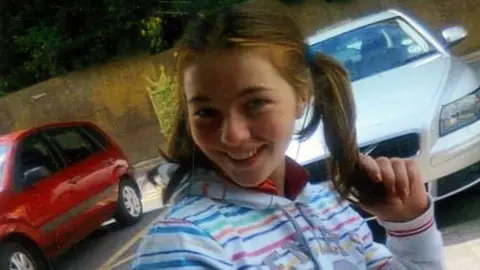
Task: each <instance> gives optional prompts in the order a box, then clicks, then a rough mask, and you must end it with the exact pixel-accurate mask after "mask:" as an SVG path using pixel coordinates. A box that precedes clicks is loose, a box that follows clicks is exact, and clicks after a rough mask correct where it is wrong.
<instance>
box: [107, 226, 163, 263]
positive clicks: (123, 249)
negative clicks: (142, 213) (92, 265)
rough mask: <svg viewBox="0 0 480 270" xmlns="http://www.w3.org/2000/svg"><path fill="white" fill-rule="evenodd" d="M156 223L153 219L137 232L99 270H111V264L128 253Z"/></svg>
mask: <svg viewBox="0 0 480 270" xmlns="http://www.w3.org/2000/svg"><path fill="white" fill-rule="evenodd" d="M156 221H157V219H154V220H153V221H152V222H150V224H148V225H147V226H146V227H145V228H144V229H143V230H141V231H140V232H138V233H137V234H136V235H135V236H134V237H132V239H130V241H128V242H127V243H126V244H125V245H124V246H122V247H121V248H120V249H119V250H118V251H117V252H115V254H113V256H112V257H110V259H108V260H107V261H106V262H105V263H104V264H103V265H102V266H100V268H99V270H110V269H112V266H111V265H112V264H113V263H115V262H116V261H117V260H118V259H120V257H122V255H123V254H124V253H125V252H127V251H128V249H130V248H131V247H132V246H133V245H135V243H137V242H138V240H140V238H142V237H143V235H145V234H146V233H147V232H148V230H149V229H150V227H152V225H153V224H154V223H155V222H156Z"/></svg>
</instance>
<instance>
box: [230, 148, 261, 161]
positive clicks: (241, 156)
mask: <svg viewBox="0 0 480 270" xmlns="http://www.w3.org/2000/svg"><path fill="white" fill-rule="evenodd" d="M257 153H258V148H257V149H254V150H252V151H250V152H248V153H247V154H245V155H238V156H236V155H232V154H230V157H231V158H233V159H238V160H242V159H248V158H251V157H253V156H255V155H256V154H257Z"/></svg>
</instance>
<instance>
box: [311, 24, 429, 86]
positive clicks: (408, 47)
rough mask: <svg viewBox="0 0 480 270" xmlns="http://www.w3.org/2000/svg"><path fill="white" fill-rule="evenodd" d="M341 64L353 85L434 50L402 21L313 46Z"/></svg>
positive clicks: (359, 29) (364, 29) (344, 35)
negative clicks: (354, 82)
mask: <svg viewBox="0 0 480 270" xmlns="http://www.w3.org/2000/svg"><path fill="white" fill-rule="evenodd" d="M310 50H311V51H312V52H322V53H325V54H327V55H330V56H332V57H334V58H336V59H337V60H338V61H340V62H341V63H342V64H343V66H344V67H345V68H346V69H347V70H348V72H349V73H350V76H351V80H352V81H356V80H360V79H363V78H366V77H369V76H372V75H375V74H378V73H381V72H384V71H387V70H391V69H394V68H396V67H399V66H402V65H405V64H407V63H410V62H412V61H415V60H418V59H421V58H423V57H426V56H429V55H432V54H434V53H436V52H437V49H436V48H435V47H434V46H433V45H432V44H431V43H430V42H429V41H428V40H426V39H425V38H424V37H423V36H422V35H421V34H420V33H419V32H417V31H416V30H415V29H414V28H413V27H412V26H411V25H410V24H408V23H407V22H406V21H405V20H403V19H401V18H393V19H389V20H385V21H380V22H377V23H374V24H370V25H368V26H365V27H361V28H358V29H355V30H352V31H349V32H346V33H342V34H340V35H337V36H335V37H332V38H329V39H327V40H324V41H321V42H318V43H315V44H313V45H312V46H311V47H310Z"/></svg>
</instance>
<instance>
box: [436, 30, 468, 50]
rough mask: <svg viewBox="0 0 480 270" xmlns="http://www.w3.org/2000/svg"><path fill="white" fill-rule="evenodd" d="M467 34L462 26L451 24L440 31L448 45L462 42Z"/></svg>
mask: <svg viewBox="0 0 480 270" xmlns="http://www.w3.org/2000/svg"><path fill="white" fill-rule="evenodd" d="M467 35H468V32H467V30H466V29H465V28H464V27H463V26H459V25H457V26H452V27H449V28H446V29H444V30H443V31H442V37H443V39H444V40H445V42H446V44H447V46H448V47H452V46H455V45H457V44H458V43H460V42H462V41H463V40H464V39H465V38H466V37H467Z"/></svg>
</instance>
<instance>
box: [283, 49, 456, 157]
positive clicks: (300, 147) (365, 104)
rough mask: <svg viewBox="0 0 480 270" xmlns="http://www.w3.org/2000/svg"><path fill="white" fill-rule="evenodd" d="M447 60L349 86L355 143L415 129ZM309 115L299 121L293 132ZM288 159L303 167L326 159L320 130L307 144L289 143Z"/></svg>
mask: <svg viewBox="0 0 480 270" xmlns="http://www.w3.org/2000/svg"><path fill="white" fill-rule="evenodd" d="M449 61H451V60H450V58H448V57H441V56H440V55H435V56H433V57H429V58H426V59H425V60H419V61H416V62H413V63H410V64H407V65H404V66H401V67H399V68H396V69H393V70H389V71H386V72H383V73H380V74H377V75H374V76H370V77H367V78H364V79H362V80H358V81H355V82H353V83H352V86H353V92H354V99H355V104H356V110H357V123H356V128H357V139H358V142H359V144H360V145H364V144H367V143H370V142H371V141H374V140H376V139H377V138H383V137H392V136H395V134H396V133H399V134H400V133H402V132H404V131H405V130H407V129H410V130H411V129H418V128H420V127H421V126H422V124H423V123H425V121H428V118H429V116H428V114H427V113H425V108H428V107H430V106H432V102H433V101H434V100H435V96H436V95H437V94H438V91H439V90H440V89H441V85H442V83H443V81H444V80H443V78H444V77H445V76H446V73H447V70H448V67H449ZM308 117H309V115H308V114H306V115H305V116H304V117H303V118H302V119H300V120H299V121H298V123H297V125H296V128H300V127H301V124H302V123H305V122H306V120H305V119H308ZM287 155H288V156H290V157H291V158H293V159H295V160H296V161H297V162H299V163H301V164H306V163H309V162H312V161H315V160H318V159H322V158H324V157H325V156H327V155H328V151H327V149H326V146H325V141H324V136H323V126H322V125H320V126H319V128H318V129H317V131H316V132H315V133H314V134H313V135H312V136H311V137H310V138H309V139H307V140H306V141H304V142H302V143H299V142H298V141H297V140H292V142H291V143H290V145H289V148H288V150H287Z"/></svg>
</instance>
